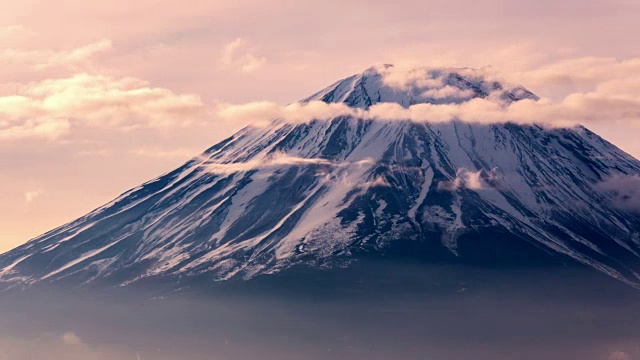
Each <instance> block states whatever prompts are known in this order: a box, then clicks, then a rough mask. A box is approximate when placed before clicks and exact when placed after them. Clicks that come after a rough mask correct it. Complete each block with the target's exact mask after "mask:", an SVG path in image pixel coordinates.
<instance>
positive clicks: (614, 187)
mask: <svg viewBox="0 0 640 360" xmlns="http://www.w3.org/2000/svg"><path fill="white" fill-rule="evenodd" d="M596 189H598V190H600V191H602V192H604V193H606V194H607V195H608V196H609V201H610V204H611V205H612V206H614V207H616V208H618V209H620V210H623V211H631V212H638V213H640V175H632V176H613V177H611V178H609V179H606V180H604V181H602V182H600V183H598V184H597V185H596Z"/></svg>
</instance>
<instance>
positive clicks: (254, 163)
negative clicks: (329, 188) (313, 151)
mask: <svg viewBox="0 0 640 360" xmlns="http://www.w3.org/2000/svg"><path fill="white" fill-rule="evenodd" d="M372 163H373V160H372V159H369V158H367V159H363V160H360V161H355V162H352V161H343V162H335V161H331V160H328V159H323V158H304V157H298V156H295V155H290V154H286V153H282V152H278V153H275V154H270V155H269V156H266V157H264V158H261V159H253V160H249V161H246V162H233V163H224V164H222V163H221V164H215V163H203V164H202V165H201V166H202V167H204V168H205V169H207V171H209V172H212V173H216V174H232V173H236V172H243V171H251V170H258V169H264V168H277V167H288V166H310V165H321V166H327V167H345V166H352V165H353V166H365V165H369V164H372Z"/></svg>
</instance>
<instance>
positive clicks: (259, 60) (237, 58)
mask: <svg viewBox="0 0 640 360" xmlns="http://www.w3.org/2000/svg"><path fill="white" fill-rule="evenodd" d="M220 62H221V63H222V65H223V68H225V69H234V70H238V71H240V72H243V73H251V72H254V71H257V70H259V69H260V68H262V67H263V66H264V65H265V64H266V63H267V58H265V57H264V56H259V55H256V50H255V49H254V48H251V47H250V46H249V43H248V41H247V40H245V39H243V38H237V39H235V40H233V41H231V42H229V43H228V44H226V45H225V46H224V48H223V49H222V53H221V56H220Z"/></svg>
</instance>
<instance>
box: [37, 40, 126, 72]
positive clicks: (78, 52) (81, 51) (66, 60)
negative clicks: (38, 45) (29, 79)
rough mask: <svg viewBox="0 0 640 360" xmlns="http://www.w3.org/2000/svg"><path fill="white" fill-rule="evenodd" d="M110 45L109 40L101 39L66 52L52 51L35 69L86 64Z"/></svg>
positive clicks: (110, 46) (109, 47) (108, 48)
mask: <svg viewBox="0 0 640 360" xmlns="http://www.w3.org/2000/svg"><path fill="white" fill-rule="evenodd" d="M112 46H113V45H112V43H111V40H102V41H99V42H96V43H93V44H89V45H86V46H83V47H80V48H77V49H73V50H71V51H68V52H58V53H54V54H52V55H51V56H50V58H49V59H48V61H47V62H46V63H44V64H42V65H40V66H39V67H37V68H36V69H38V68H47V67H52V66H69V65H80V64H84V65H86V63H87V62H88V61H89V60H90V59H91V58H93V57H94V56H95V55H97V54H100V53H103V52H106V51H108V50H111V48H112Z"/></svg>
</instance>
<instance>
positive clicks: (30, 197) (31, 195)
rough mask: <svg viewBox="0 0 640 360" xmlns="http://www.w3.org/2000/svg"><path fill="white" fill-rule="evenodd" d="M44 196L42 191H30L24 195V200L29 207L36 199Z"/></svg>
mask: <svg viewBox="0 0 640 360" xmlns="http://www.w3.org/2000/svg"><path fill="white" fill-rule="evenodd" d="M42 194H44V191H42V190H30V191H27V192H25V193H24V200H25V201H26V202H27V205H30V204H31V203H32V202H34V201H35V200H36V199H38V198H39V197H40V196H42Z"/></svg>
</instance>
